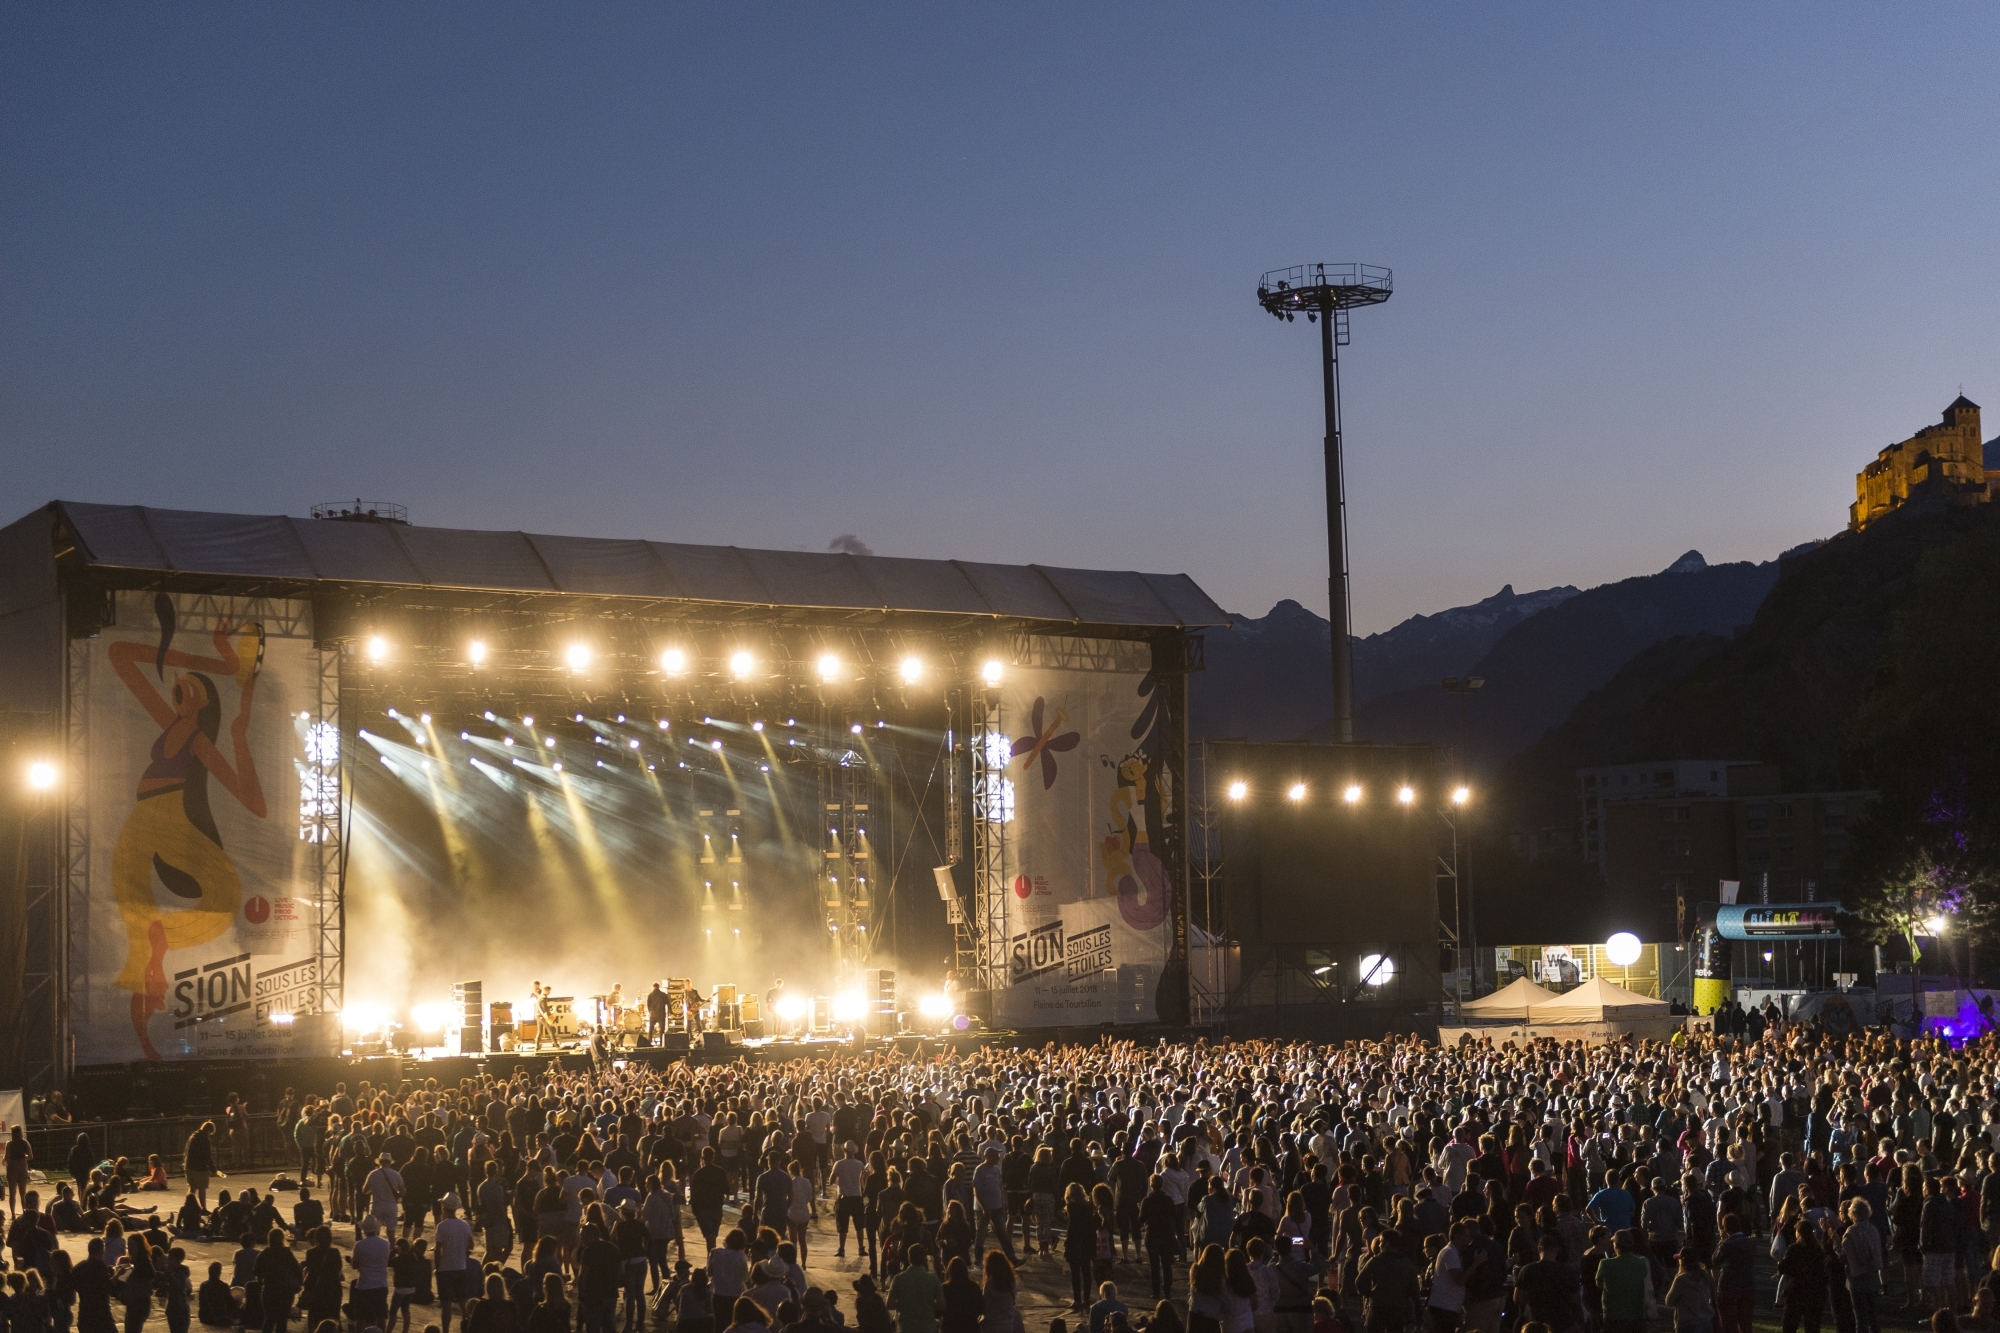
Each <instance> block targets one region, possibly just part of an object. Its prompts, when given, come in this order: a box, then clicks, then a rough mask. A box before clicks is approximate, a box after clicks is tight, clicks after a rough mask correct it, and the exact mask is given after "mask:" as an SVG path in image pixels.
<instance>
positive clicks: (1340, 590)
mask: <svg viewBox="0 0 2000 1333" xmlns="http://www.w3.org/2000/svg"><path fill="white" fill-rule="evenodd" d="M1390 279H1391V275H1390V272H1389V270H1388V269H1386V268H1377V267H1375V266H1374V265H1373V264H1294V265H1293V266H1292V267H1290V268H1279V269H1272V270H1271V271H1270V272H1269V273H1266V274H1265V275H1264V276H1263V277H1262V278H1260V279H1258V280H1257V303H1258V304H1259V305H1261V306H1263V307H1264V309H1266V310H1268V311H1270V312H1271V313H1272V314H1273V315H1275V316H1277V317H1278V318H1279V319H1282V320H1284V321H1286V322H1287V323H1289V322H1291V321H1292V320H1294V319H1296V318H1298V317H1299V316H1300V315H1304V316H1305V317H1306V322H1307V323H1308V324H1312V323H1317V324H1318V325H1319V346H1320V360H1321V362H1322V364H1321V366H1320V377H1321V381H1322V384H1323V387H1324V391H1325V394H1326V547H1327V579H1326V584H1327V592H1328V600H1329V602H1330V605H1329V606H1328V608H1327V619H1328V620H1329V621H1330V622H1331V626H1332V630H1333V738H1334V739H1335V740H1336V741H1339V742H1341V743H1343V744H1346V743H1348V742H1351V741H1353V739H1354V659H1353V654H1352V653H1351V652H1350V651H1349V649H1348V643H1347V640H1348V634H1349V631H1350V628H1351V622H1352V619H1353V617H1352V616H1351V615H1350V613H1349V610H1348V598H1347V494H1346V485H1345V480H1344V478H1343V476H1342V473H1341V460H1340V349H1341V348H1343V347H1345V346H1347V341H1348V339H1347V312H1348V311H1350V310H1354V309H1358V308H1359V307H1361V306H1369V305H1381V304H1382V303H1383V302H1384V301H1386V300H1388V299H1389V288H1390Z"/></svg>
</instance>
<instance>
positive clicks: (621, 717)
mask: <svg viewBox="0 0 2000 1333" xmlns="http://www.w3.org/2000/svg"><path fill="white" fill-rule="evenodd" d="M618 725H619V726H621V727H622V726H624V725H625V715H624V714H623V713H620V714H619V715H618Z"/></svg>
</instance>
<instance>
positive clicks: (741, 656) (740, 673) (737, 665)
mask: <svg viewBox="0 0 2000 1333" xmlns="http://www.w3.org/2000/svg"><path fill="white" fill-rule="evenodd" d="M756 665H757V659H756V658H754V657H752V656H750V654H749V653H747V652H745V651H743V650H742V649H741V648H739V649H737V650H736V651H735V652H733V653H731V654H730V655H729V674H730V675H732V676H734V677H736V679H738V680H742V679H743V678H744V677H745V676H747V675H749V674H750V669H751V668H752V667H754V666H756Z"/></svg>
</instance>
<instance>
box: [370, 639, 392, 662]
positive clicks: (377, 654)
mask: <svg viewBox="0 0 2000 1333" xmlns="http://www.w3.org/2000/svg"><path fill="white" fill-rule="evenodd" d="M388 655H389V641H388V640H387V639H384V638H383V637H382V636H381V635H379V634H378V635H376V636H374V637H373V638H371V639H369V640H368V660H369V661H371V662H379V661H381V660H382V659H383V658H385V657H387V656H388Z"/></svg>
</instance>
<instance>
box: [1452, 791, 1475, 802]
mask: <svg viewBox="0 0 2000 1333" xmlns="http://www.w3.org/2000/svg"><path fill="white" fill-rule="evenodd" d="M1471 799H1472V788H1470V787H1453V788H1452V789H1451V803H1452V804H1453V805H1464V804H1465V803H1466V802H1467V801H1470V800H1471Z"/></svg>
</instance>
